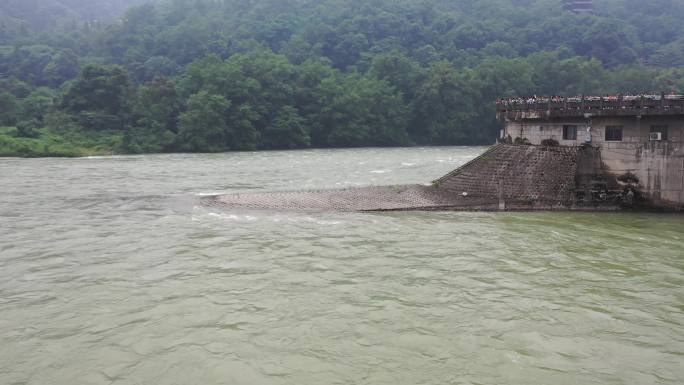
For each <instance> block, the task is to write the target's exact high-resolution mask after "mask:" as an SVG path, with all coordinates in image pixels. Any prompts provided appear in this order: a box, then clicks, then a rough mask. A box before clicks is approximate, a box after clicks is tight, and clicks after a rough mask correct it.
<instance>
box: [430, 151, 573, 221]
mask: <svg viewBox="0 0 684 385" xmlns="http://www.w3.org/2000/svg"><path fill="white" fill-rule="evenodd" d="M583 156H586V153H585V149H583V148H580V147H542V146H516V145H505V144H499V145H496V146H493V147H491V148H490V149H489V150H487V151H486V152H485V153H484V154H482V155H481V156H479V157H477V158H475V159H473V160H472V161H471V162H469V163H468V164H466V165H464V166H463V167H460V168H458V169H456V170H454V171H453V172H451V173H449V174H447V175H445V176H443V177H442V178H440V179H438V180H437V181H436V182H435V185H436V186H437V188H439V189H441V190H445V191H449V192H451V193H452V194H454V195H460V196H461V197H462V201H464V202H466V201H469V200H471V201H473V202H475V201H481V202H486V204H485V205H484V206H483V207H481V208H482V209H487V210H491V209H499V210H563V209H570V208H572V207H573V206H574V203H575V189H576V178H577V170H578V168H577V165H578V163H579V162H580V158H581V157H583Z"/></svg>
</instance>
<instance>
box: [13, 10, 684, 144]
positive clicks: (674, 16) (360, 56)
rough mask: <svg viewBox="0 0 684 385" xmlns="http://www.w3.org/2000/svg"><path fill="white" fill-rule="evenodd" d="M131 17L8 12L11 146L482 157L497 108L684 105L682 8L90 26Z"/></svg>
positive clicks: (143, 13) (131, 21) (144, 20)
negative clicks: (545, 99)
mask: <svg viewBox="0 0 684 385" xmlns="http://www.w3.org/2000/svg"><path fill="white" fill-rule="evenodd" d="M134 3H135V4H139V3H142V1H139V0H120V1H116V2H111V1H109V0H108V1H100V0H97V1H89V2H86V1H85V0H83V1H81V0H69V1H67V0H45V1H44V2H42V3H41V6H39V7H38V8H39V9H36V10H34V12H29V8H28V5H27V4H28V3H26V2H22V1H14V0H10V1H7V2H3V3H2V4H0V15H2V16H0V125H5V126H17V127H19V128H21V129H17V130H14V129H12V130H9V131H7V130H6V131H5V132H13V133H15V134H16V135H19V136H23V137H37V138H35V139H36V140H41V138H53V139H54V135H61V136H62V137H64V138H67V137H68V138H71V139H68V140H72V139H73V138H76V137H87V138H91V139H92V140H90V139H89V141H86V142H87V143H96V144H97V145H98V146H100V147H98V148H105V147H107V146H110V148H109V151H115V152H162V151H226V150H254V149H290V148H307V147H312V146H315V147H338V146H399V145H411V144H423V145H452V144H486V143H491V142H493V140H494V138H495V137H496V133H497V132H498V130H499V125H498V123H497V122H496V121H495V120H494V104H493V102H494V101H495V100H496V98H499V97H506V96H512V95H521V94H523V95H525V94H580V93H606V92H641V91H645V90H682V89H683V88H684V77H682V74H684V53H682V52H683V50H684V43H683V42H684V24H682V23H680V22H679V20H681V18H682V17H684V3H682V2H681V1H676V0H650V1H649V2H643V1H637V0H595V3H596V8H597V12H596V14H595V15H587V14H574V13H570V12H563V11H561V8H560V1H558V0H525V1H520V0H518V1H513V0H478V1H472V0H421V1H416V0H371V1H369V0H254V1H240V0H192V1H187V0H162V1H160V2H158V4H154V5H151V4H147V5H142V6H139V7H135V8H131V9H129V10H128V11H127V12H126V13H125V14H123V15H122V16H121V18H120V20H118V21H115V22H109V23H103V22H99V21H95V20H94V19H98V20H100V19H103V20H111V18H112V17H113V16H115V15H120V13H117V12H119V10H121V9H122V8H121V7H122V5H124V4H134ZM46 12H47V13H46ZM48 13H52V14H53V15H54V17H53V18H52V19H49V20H48V19H46V15H47V14H48ZM58 19H59V21H57V20H58ZM0 135H2V134H0ZM93 138H94V139H93ZM51 140H52V139H51ZM84 143H85V142H84Z"/></svg>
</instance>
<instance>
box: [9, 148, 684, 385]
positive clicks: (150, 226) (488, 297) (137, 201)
mask: <svg viewBox="0 0 684 385" xmlns="http://www.w3.org/2000/svg"><path fill="white" fill-rule="evenodd" d="M483 150H484V149H483V148H479V147H478V148H472V147H470V148H469V147H461V148H411V149H350V150H311V151H292V152H262V153H231V154H217V155H153V156H121V157H97V158H81V159H6V158H5V159H0V188H1V189H2V190H1V192H0V384H7V385H10V384H36V385H37V384H51V385H74V384H117V385H118V384H131V385H133V384H164V385H166V384H179V385H180V384H183V385H187V384H198V385H213V384H236V385H241V384H266V385H269V384H274V385H277V384H278V385H279V384H293V385H308V384H311V385H322V384H391V385H399V384H407V385H409V384H412V385H413V384H488V385H491V384H501V385H514V384H520V385H530V384H540V385H541V384H554V385H559V384H630V385H631V384H639V385H643V384H673V385H674V384H682V383H684V250H683V246H684V216H680V215H658V214H625V213H617V214H606V213H602V214H599V213H441V212H437V213H413V212H411V213H383V214H380V213H378V214H363V213H335V212H322V213H296V212H258V211H257V212H242V211H230V210H225V209H224V210H220V209H208V208H204V207H202V206H201V205H199V203H198V202H199V198H200V197H201V196H202V195H206V194H212V193H221V192H228V193H230V192H244V191H250V192H255V191H279V190H297V189H310V188H339V187H350V186H365V185H385V184H399V183H423V182H429V181H430V180H432V179H435V178H437V177H439V176H441V175H442V174H445V173H446V172H448V171H450V170H452V169H453V168H456V167H457V166H459V165H461V164H463V163H465V162H466V161H468V160H469V159H471V158H473V157H474V156H476V155H478V154H479V153H481V152H482V151H483Z"/></svg>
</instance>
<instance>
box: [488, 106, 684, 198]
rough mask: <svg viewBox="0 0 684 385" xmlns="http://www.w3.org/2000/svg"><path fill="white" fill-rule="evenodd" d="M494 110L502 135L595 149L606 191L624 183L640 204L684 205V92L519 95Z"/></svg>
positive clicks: (535, 143)
mask: <svg viewBox="0 0 684 385" xmlns="http://www.w3.org/2000/svg"><path fill="white" fill-rule="evenodd" d="M497 110H498V112H497V114H498V118H499V120H501V121H502V122H504V124H505V126H504V129H503V130H502V132H501V138H500V140H502V141H515V138H519V139H518V141H519V142H525V143H530V144H532V145H543V144H549V143H553V144H558V145H560V146H562V147H578V146H585V147H591V148H594V149H595V151H596V152H597V156H600V162H601V168H602V169H603V172H604V174H605V177H606V178H607V180H609V181H611V180H612V181H613V183H612V184H609V185H607V186H606V187H605V190H606V191H604V193H607V194H611V193H613V192H615V190H612V189H619V188H620V187H624V188H629V189H632V190H633V193H634V194H636V195H637V196H638V198H639V200H640V203H641V204H642V205H643V206H646V207H650V208H662V209H675V210H681V209H682V208H683V207H684V95H677V94H659V95H657V94H649V95H613V96H581V97H574V98H561V97H539V98H526V99H523V98H517V99H508V100H501V101H499V102H498V103H497ZM615 181H617V183H615Z"/></svg>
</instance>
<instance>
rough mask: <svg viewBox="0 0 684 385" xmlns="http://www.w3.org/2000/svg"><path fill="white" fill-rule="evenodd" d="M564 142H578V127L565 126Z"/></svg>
mask: <svg viewBox="0 0 684 385" xmlns="http://www.w3.org/2000/svg"><path fill="white" fill-rule="evenodd" d="M563 140H577V126H563Z"/></svg>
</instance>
